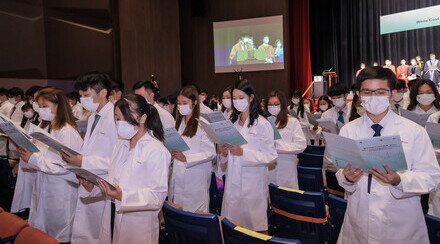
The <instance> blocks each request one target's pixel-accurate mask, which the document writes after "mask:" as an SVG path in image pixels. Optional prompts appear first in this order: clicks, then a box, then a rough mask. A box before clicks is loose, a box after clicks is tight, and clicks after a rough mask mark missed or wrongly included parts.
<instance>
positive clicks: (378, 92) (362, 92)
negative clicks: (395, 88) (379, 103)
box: [359, 89, 390, 96]
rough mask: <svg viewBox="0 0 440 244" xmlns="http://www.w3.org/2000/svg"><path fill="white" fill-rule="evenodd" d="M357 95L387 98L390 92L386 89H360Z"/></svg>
mask: <svg viewBox="0 0 440 244" xmlns="http://www.w3.org/2000/svg"><path fill="white" fill-rule="evenodd" d="M359 94H360V95H361V96H373V95H374V96H388V95H389V94H390V90H388V89H377V90H374V91H372V90H366V89H362V90H360V92H359Z"/></svg>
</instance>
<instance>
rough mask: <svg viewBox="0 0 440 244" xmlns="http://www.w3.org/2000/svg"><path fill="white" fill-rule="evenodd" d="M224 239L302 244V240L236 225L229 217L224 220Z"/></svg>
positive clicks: (235, 243) (239, 243) (233, 243)
mask: <svg viewBox="0 0 440 244" xmlns="http://www.w3.org/2000/svg"><path fill="white" fill-rule="evenodd" d="M222 230H223V240H224V243H225V244H261V243H285V244H300V243H301V241H299V240H294V239H285V238H278V237H272V236H268V235H265V234H261V233H258V232H255V231H252V230H249V229H246V228H243V227H240V226H237V225H235V224H234V223H232V222H231V221H229V220H228V219H223V220H222Z"/></svg>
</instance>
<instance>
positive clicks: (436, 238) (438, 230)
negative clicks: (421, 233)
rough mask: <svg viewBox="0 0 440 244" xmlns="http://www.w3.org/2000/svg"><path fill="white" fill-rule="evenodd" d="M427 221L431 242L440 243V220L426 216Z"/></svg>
mask: <svg viewBox="0 0 440 244" xmlns="http://www.w3.org/2000/svg"><path fill="white" fill-rule="evenodd" d="M425 221H426V226H427V227H428V235H429V242H431V243H440V218H438V217H435V216H432V215H429V214H425Z"/></svg>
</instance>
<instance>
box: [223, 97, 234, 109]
mask: <svg viewBox="0 0 440 244" xmlns="http://www.w3.org/2000/svg"><path fill="white" fill-rule="evenodd" d="M222 104H223V106H225V108H227V109H230V108H231V106H232V104H231V99H230V98H225V99H222Z"/></svg>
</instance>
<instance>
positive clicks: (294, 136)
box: [266, 90, 307, 189]
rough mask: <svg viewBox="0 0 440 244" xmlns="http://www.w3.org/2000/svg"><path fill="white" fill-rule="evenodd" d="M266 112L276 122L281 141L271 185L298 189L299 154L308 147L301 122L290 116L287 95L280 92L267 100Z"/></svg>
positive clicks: (277, 143) (270, 176)
mask: <svg viewBox="0 0 440 244" xmlns="http://www.w3.org/2000/svg"><path fill="white" fill-rule="evenodd" d="M266 111H268V112H269V113H270V117H269V118H268V119H271V120H273V121H274V122H275V125H276V126H277V129H278V131H279V132H280V135H281V139H279V140H276V141H275V148H276V149H277V153H278V158H277V160H276V162H274V163H272V164H271V165H270V166H269V181H270V183H273V184H276V185H279V186H284V187H289V188H294V189H298V175H297V169H296V167H297V165H298V157H297V154H298V153H302V152H303V151H304V149H306V147H307V142H306V138H305V137H304V134H303V131H302V129H301V124H300V123H299V121H298V120H297V119H295V118H293V117H292V116H290V115H289V110H287V99H286V95H285V94H284V93H283V92H282V91H279V90H276V91H273V92H271V93H270V94H269V96H268V97H267V99H266Z"/></svg>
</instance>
